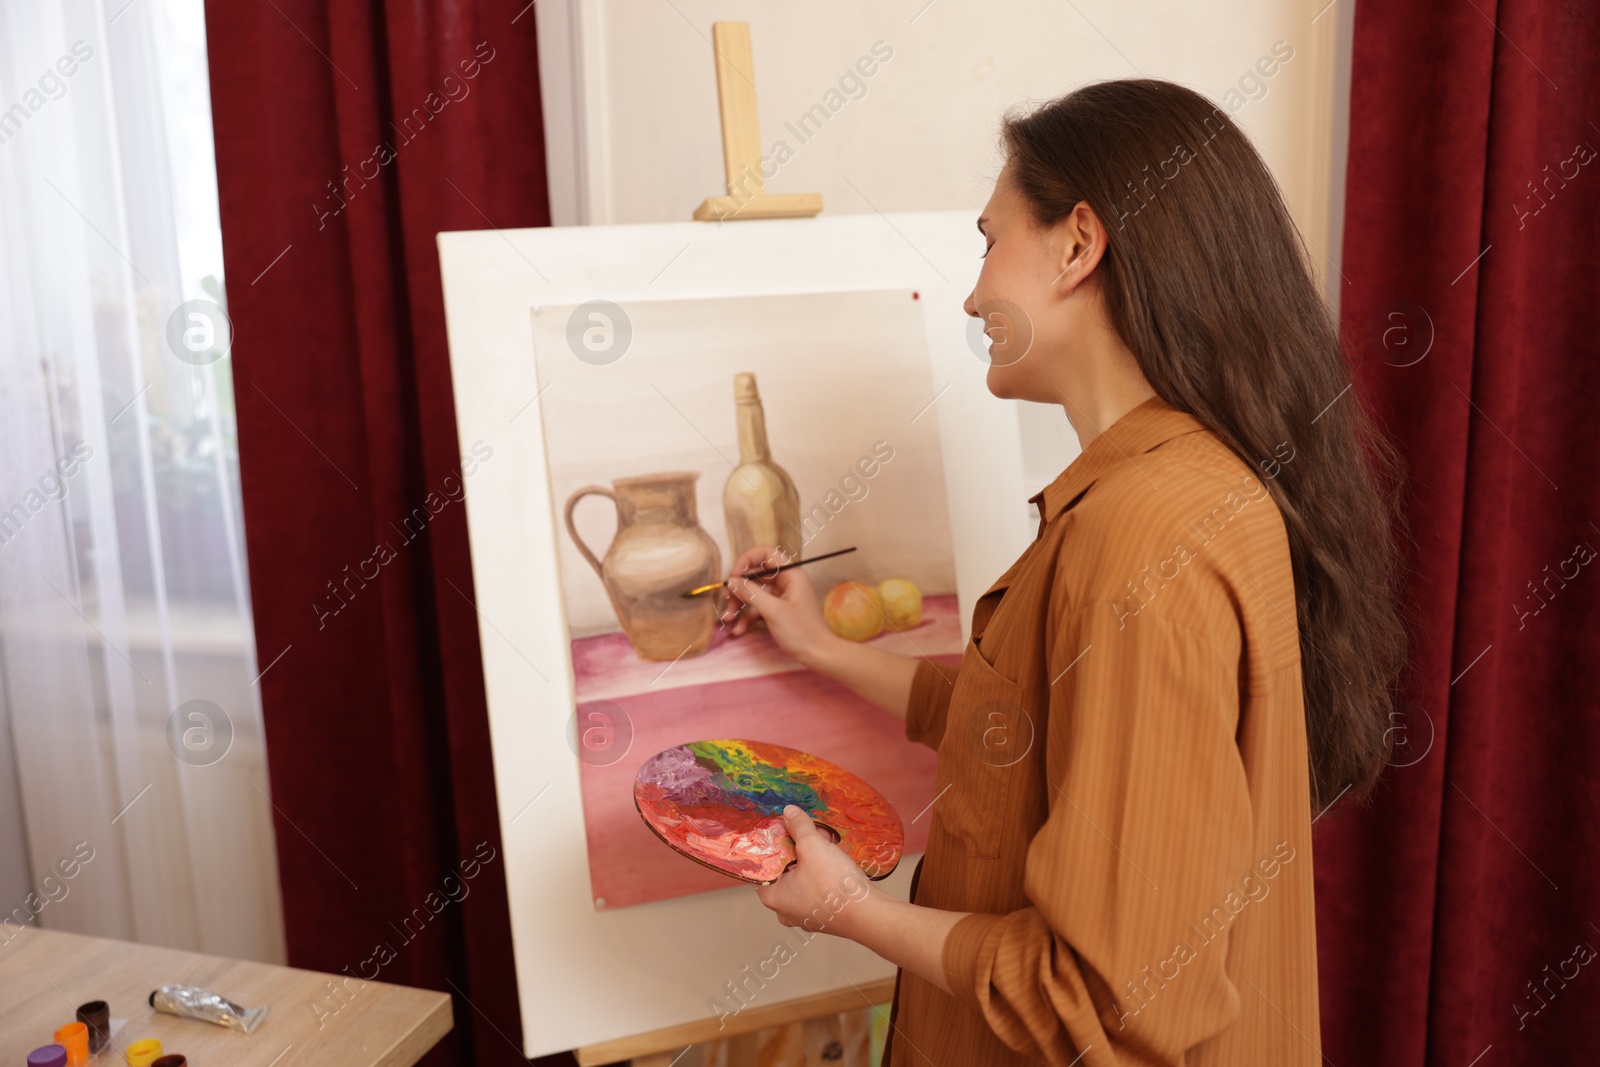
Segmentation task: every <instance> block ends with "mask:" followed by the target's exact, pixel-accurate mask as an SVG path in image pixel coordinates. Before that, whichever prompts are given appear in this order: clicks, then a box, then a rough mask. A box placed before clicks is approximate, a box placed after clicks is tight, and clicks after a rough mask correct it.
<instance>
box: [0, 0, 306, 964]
mask: <svg viewBox="0 0 1600 1067" xmlns="http://www.w3.org/2000/svg"><path fill="white" fill-rule="evenodd" d="M247 281H248V280H247ZM225 303H226V300H225V297H224V295H223V289H222V250H221V235H220V232H219V229H218V222H217V194H216V175H215V168H214V165H213V151H212V143H211V116H210V100H209V93H208V88H207V72H206V58H205V27H204V16H203V11H202V4H201V0H103V2H98V3H97V2H93V0H65V2H60V3H57V2H50V3H40V2H39V0H0V893H3V894H4V895H3V896H0V952H3V951H4V949H3V945H4V944H5V943H6V940H7V933H8V928H7V927H6V926H5V922H6V921H8V920H9V921H10V922H13V923H16V922H22V921H32V922H35V923H38V924H40V925H43V926H47V927H51V928H55V929H65V930H77V931H82V932H86V933H95V934H101V935H105V936H110V937H119V938H126V939H129V940H136V941H143V942H148V943H154V944H164V945H172V946H177V947H182V948H189V949H195V950H200V951H205V952H211V953H216V954H219V955H226V956H236V957H245V958H252V959H260V960H269V961H281V960H282V959H283V955H284V948H283V929H282V926H283V922H282V909H281V906H280V901H279V896H278V880H277V866H276V856H275V851H274V843H273V833H272V820H271V807H270V803H269V801H268V799H267V794H268V785H267V777H266V753H265V749H264V746H263V743H262V731H261V705H260V696H259V686H258V681H257V674H258V672H259V671H260V670H261V668H262V666H269V667H270V665H261V664H257V663H256V659H255V643H254V636H253V634H252V630H251V625H250V603H249V589H248V582H247V576H246V569H245V561H244V548H243V544H244V540H243V534H242V529H241V523H242V519H241V515H240V506H239V480H238V461H237V449H236V447H235V433H234V411H233V383H232V376H231V373H230V363H229V360H228V358H227V355H226V351H225V349H226V346H227V344H228V343H229V337H230V334H229V331H228V329H227V327H226V320H225V315H224V313H223V312H222V311H221V307H222V306H224V305H225ZM80 843H81V844H80ZM69 872H70V873H69Z"/></svg>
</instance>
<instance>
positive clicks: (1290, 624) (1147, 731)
mask: <svg viewBox="0 0 1600 1067" xmlns="http://www.w3.org/2000/svg"><path fill="white" fill-rule="evenodd" d="M1003 141H1004V146H1005V149H1006V153H1005V155H1006V162H1005V165H1004V167H1003V169H1002V171H1001V174H1000V177H999V179H998V180H997V182H996V184H995V188H994V192H993V195H992V196H991V198H990V199H989V202H988V205H987V206H986V207H985V209H984V212H983V214H982V216H981V217H980V218H979V219H978V228H979V229H980V230H981V231H982V233H983V235H984V238H985V243H986V245H987V248H986V251H985V253H984V254H985V257H986V258H985V260H984V263H983V267H982V271H981V273H980V275H979V278H978V282H977V285H976V287H975V288H974V289H973V291H972V294H971V295H970V296H969V297H968V298H967V301H966V310H967V313H968V314H969V315H974V316H981V317H983V319H984V321H985V327H986V329H985V332H986V333H988V334H989V336H990V339H991V341H992V342H993V343H992V347H991V349H990V354H991V360H990V368H989V371H988V378H987V384H988V388H989V390H990V392H992V393H993V394H994V395H995V396H997V397H1002V398H1019V399H1024V400H1032V401H1037V402H1042V403H1055V404H1060V405H1062V406H1063V407H1064V408H1065V410H1066V414H1067V417H1068V418H1069V419H1070V420H1071V422H1072V425H1073V427H1074V429H1075V430H1076V431H1077V433H1078V437H1079V440H1080V441H1081V443H1082V445H1083V451H1082V454H1081V455H1079V457H1078V458H1077V459H1075V460H1074V461H1073V462H1072V464H1071V465H1070V466H1069V467H1068V468H1067V469H1066V470H1065V471H1064V472H1063V473H1062V474H1061V475H1060V476H1059V477H1058V478H1057V479H1056V480H1055V481H1054V482H1052V483H1051V484H1050V485H1048V486H1046V487H1045V488H1044V489H1043V490H1042V491H1041V492H1039V493H1037V494H1035V496H1034V497H1033V498H1032V500H1033V502H1034V503H1035V504H1036V505H1037V506H1038V508H1039V513H1040V515H1039V518H1040V525H1039V532H1038V535H1037V538H1036V539H1035V540H1034V542H1033V543H1032V544H1031V545H1030V546H1029V547H1028V549H1027V551H1026V552H1024V553H1023V555H1022V557H1021V558H1020V559H1018V560H1017V562H1016V563H1015V564H1013V565H1012V567H1011V568H1010V569H1009V570H1008V571H1007V572H1006V573H1005V574H1003V575H1001V576H1000V578H999V579H998V580H997V581H996V582H995V583H994V585H993V586H992V587H991V588H990V590H989V591H988V592H987V593H986V594H985V595H984V596H983V597H981V598H980V599H979V601H978V602H977V604H976V606H975V607H974V610H973V617H972V639H971V641H970V642H969V643H968V645H967V647H966V651H965V653H964V655H963V658H962V661H961V664H960V666H959V668H950V667H948V666H942V665H938V664H935V663H934V662H932V661H929V660H919V659H911V658H907V657H901V656H896V655H893V654H890V653H886V652H883V651H881V650H876V649H871V648H866V647H863V646H861V645H857V644H852V643H850V642H848V641H844V640H842V639H840V638H838V637H836V636H834V635H833V634H832V633H831V632H830V631H829V630H828V628H827V626H826V625H825V623H824V622H823V620H822V617H821V613H820V611H819V608H818V603H817V596H816V592H815V590H814V589H813V587H812V585H811V584H810V581H809V579H808V578H807V577H806V574H805V572H804V570H802V569H800V568H795V569H792V570H788V571H784V572H783V573H781V574H779V575H776V576H774V577H773V578H772V579H771V580H770V582H769V583H767V584H760V583H756V582H752V581H749V580H743V579H735V580H734V581H733V584H732V585H731V586H730V593H731V596H730V608H729V610H728V612H727V613H725V615H724V618H725V619H736V621H734V622H733V624H732V630H733V632H735V633H743V632H744V630H745V629H747V628H748V626H749V624H750V621H751V619H752V618H753V617H755V616H756V615H759V616H761V617H764V618H765V619H766V620H767V624H768V628H769V630H770V632H771V634H772V636H773V637H774V638H775V639H776V640H777V641H778V643H779V644H780V645H781V646H782V647H783V648H784V649H785V650H786V651H787V652H789V653H790V654H791V655H793V656H794V657H795V658H796V659H798V660H799V661H800V662H801V663H803V664H804V665H805V666H807V667H809V668H811V669H813V670H817V671H821V672H822V673H824V674H827V675H829V676H831V677H833V678H835V679H837V680H839V681H840V682H842V683H844V684H845V685H848V686H849V687H850V688H852V689H854V690H855V691H856V692H858V693H860V694H862V695H863V696H864V697H866V698H868V699H869V700H871V701H873V702H874V703H876V704H878V705H880V706H882V707H884V708H886V709H888V710H889V711H891V712H894V713H896V714H899V715H904V717H905V719H906V733H907V736H908V737H910V738H912V739H913V740H918V741H922V742H925V743H926V744H928V745H930V746H932V747H934V748H935V749H936V750H937V751H938V755H939V760H938V762H939V770H938V778H937V782H936V784H935V789H936V796H937V799H936V800H935V802H934V804H933V807H932V809H931V816H932V823H931V826H930V828H929V837H928V846H927V850H926V854H925V856H924V858H923V860H922V862H921V864H920V865H919V867H918V870H917V872H916V874H915V876H914V878H913V883H912V892H911V898H912V900H911V903H905V902H902V901H899V900H896V899H895V898H893V897H891V896H889V895H888V894H886V893H884V892H883V891H881V890H877V889H874V890H872V891H871V892H869V893H866V894H865V895H864V896H862V895H861V894H860V893H859V891H856V885H857V880H861V878H862V876H861V872H859V871H858V870H857V869H856V868H855V866H854V864H852V863H851V861H850V860H849V859H848V857H846V855H845V854H844V853H843V852H842V851H841V850H840V849H839V848H838V847H837V846H836V845H834V844H833V843H832V842H831V841H830V840H829V839H828V838H827V837H825V836H821V835H819V834H818V832H817V830H816V828H815V826H814V825H813V824H812V823H811V821H810V820H809V819H808V818H806V816H805V814H804V813H803V812H801V811H800V810H799V809H798V808H793V807H791V808H790V809H788V811H787V812H786V821H787V823H788V827H789V830H790V833H791V834H792V835H793V837H794V838H795V840H796V842H797V845H798V857H799V861H798V864H797V865H796V866H795V867H794V868H793V869H791V870H790V872H789V873H787V874H785V875H784V876H783V877H782V878H781V879H780V880H779V881H778V882H776V883H775V884H773V885H771V886H767V887H763V888H761V889H759V890H757V892H758V893H759V894H760V896H761V900H762V902H763V903H764V904H766V906H767V907H769V908H771V909H772V910H773V911H775V912H776V913H777V914H778V916H779V918H780V920H781V921H782V922H783V923H784V924H785V925H794V924H796V923H799V922H801V921H803V920H804V919H805V918H806V917H807V916H808V915H811V914H812V913H813V912H814V911H815V909H816V908H817V907H818V906H819V904H820V903H821V902H822V901H823V900H824V899H825V898H826V897H827V896H828V895H829V894H830V893H836V892H837V891H838V890H839V889H840V887H841V886H843V887H845V888H846V889H847V890H851V891H852V892H849V893H848V894H839V896H843V895H848V896H849V898H850V902H849V903H848V904H846V905H845V906H844V907H843V909H842V910H840V911H839V913H838V914H837V916H836V917H835V918H833V919H832V920H831V921H830V922H829V923H828V924H827V926H826V931H827V932H828V933H832V934H836V935H839V936H842V937H847V938H850V939H852V940H855V941H857V942H859V943H861V944H862V945H865V946H867V947H868V948H870V949H872V950H873V951H875V952H877V953H878V954H879V955H881V956H883V957H884V958H885V959H887V960H889V961H891V962H893V963H895V964H896V965H898V966H899V968H900V976H899V981H898V983H897V986H896V993H895V1010H894V1014H893V1017H892V1021H893V1024H894V1026H893V1032H892V1034H891V1038H890V1053H889V1057H888V1060H887V1061H886V1062H892V1063H893V1064H894V1065H895V1067H903V1065H912V1064H921V1063H928V1064H938V1065H940V1067H949V1065H964V1064H984V1065H994V1064H1010V1063H1029V1062H1038V1061H1044V1062H1047V1063H1051V1064H1061V1065H1067V1064H1074V1063H1081V1064H1084V1065H1086V1067H1089V1065H1097V1064H1098V1065H1111V1064H1129V1063H1137V1064H1188V1065H1191V1067H1193V1065H1197V1064H1270V1065H1273V1067H1285V1065H1291V1064H1306V1065H1308V1067H1309V1065H1311V1064H1316V1063H1319V1062H1320V1054H1319V1051H1318V1048H1319V1028H1318V1017H1317V974H1316V938H1315V928H1314V921H1315V917H1314V912H1313V901H1312V867H1311V824H1312V822H1313V821H1314V818H1315V816H1316V813H1318V812H1320V811H1323V810H1325V809H1326V807H1328V806H1330V805H1331V804H1332V803H1333V802H1335V801H1336V800H1338V799H1339V798H1341V797H1359V796H1361V795H1363V794H1364V793H1366V792H1367V791H1368V790H1369V788H1370V787H1371V786H1372V784H1373V782H1374V780H1375V779H1376V777H1377V776H1378V773H1379V771H1380V770H1381V769H1382V767H1383V766H1384V762H1385V758H1386V755H1387V726H1388V721H1389V718H1388V713H1389V708H1390V704H1391V692H1390V686H1391V684H1392V682H1393V680H1394V678H1395V676H1396V674H1397V672H1398V670H1399V666H1400V664H1401V662H1402V659H1403V656H1404V646H1405V642H1404V636H1403V628H1402V625H1401V622H1400V619H1399V616H1398V613H1397V609H1396V596H1397V593H1396V590H1397V577H1398V562H1397V560H1398V552H1397V549H1396V546H1395V544H1394V540H1393V533H1392V526H1391V524H1392V520H1393V515H1394V500H1395V496H1394V490H1395V486H1394V483H1395V482H1396V481H1397V479H1395V478H1393V477H1392V475H1393V470H1394V466H1395V463H1394V459H1393V453H1392V451H1390V450H1388V449H1386V448H1385V446H1383V444H1382V443H1381V442H1380V441H1379V440H1377V439H1376V436H1375V435H1374V434H1373V433H1372V432H1371V430H1370V427H1369V425H1368V423H1367V422H1366V421H1365V419H1364V417H1363V415H1362V412H1361V409H1360V408H1359V407H1358V406H1357V404H1356V401H1355V398H1354V397H1353V396H1351V395H1349V387H1350V377H1349V373H1348V371H1347V369H1346V367H1345V364H1344V362H1343V359H1342V356H1341V352H1340V347H1339V340H1338V334H1337V330H1336V327H1335V324H1334V322H1333V321H1332V318H1331V316H1330V315H1329V313H1328V311H1327V309H1326V307H1325V306H1324V304H1323V303H1322V301H1321V299H1320V297H1319V295H1318V292H1317V289H1316V286H1315V284H1314V282H1313V280H1312V276H1311V273H1310V271H1309V270H1308V266H1307V261H1306V257H1305V252H1304V250H1303V248H1302V245H1301V244H1300V242H1299V240H1298V238H1297V235H1296V231H1295V230H1294V227H1293V225H1292V224H1291V222H1290V220H1289V216H1288V213H1287V212H1286V210H1285V208H1284V205H1283V202H1282V199H1281V197H1280V195H1279V192H1278V190H1277V188H1276V186H1275V185H1274V183H1273V180H1272V178H1271V176H1270V175H1269V174H1268V172H1267V169H1266V167H1265V166H1264V165H1263V164H1262V162H1261V159H1260V157H1259V156H1258V155H1257V154H1256V153H1255V151H1254V149H1253V148H1252V147H1251V145H1250V144H1249V142H1248V141H1247V139H1246V138H1245V136H1244V135H1243V134H1242V133H1241V132H1240V131H1239V129H1238V128H1237V127H1236V126H1234V125H1233V124H1232V123H1231V122H1229V121H1228V119H1227V117H1226V116H1225V115H1224V114H1223V113H1222V112H1220V111H1219V110H1218V109H1217V108H1216V107H1214V106H1213V105H1212V104H1211V103H1210V102H1209V101H1207V100H1206V99H1205V98H1203V97H1201V96H1199V95H1198V94H1196V93H1193V92H1191V91H1189V90H1186V89H1183V88H1180V87H1178V86H1176V85H1172V84H1170V83H1166V82H1160V81H1150V80H1139V81H1120V82H1107V83H1102V84H1097V85H1091V86H1088V87H1086V88H1083V89H1080V90H1078V91H1077V92H1074V93H1072V94H1070V95H1068V96H1066V97H1063V98H1061V99H1059V100H1056V101H1054V102H1052V103H1050V104H1048V105H1046V106H1044V107H1042V108H1040V109H1039V110H1037V111H1035V112H1033V113H1032V114H1030V115H1027V116H1025V117H1010V118H1008V119H1007V120H1006V122H1005V124H1004V138H1003ZM1386 490H1387V491H1386ZM769 560H776V556H775V554H774V553H773V552H772V551H770V550H768V549H764V548H758V549H755V550H753V551H751V552H749V553H746V554H745V555H744V556H742V557H741V558H740V559H739V560H737V561H736V562H735V564H734V566H733V568H732V572H733V573H734V574H737V573H740V572H743V571H745V570H746V569H753V568H754V567H756V566H758V565H760V564H762V563H763V562H767V561H769ZM839 896H835V898H834V899H835V900H837V899H839ZM858 898H859V899H858ZM829 910H831V909H829ZM817 914H819V915H825V914H827V911H823V912H818V913H817Z"/></svg>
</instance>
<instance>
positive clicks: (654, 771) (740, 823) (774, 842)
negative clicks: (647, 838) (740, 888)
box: [633, 739, 905, 885]
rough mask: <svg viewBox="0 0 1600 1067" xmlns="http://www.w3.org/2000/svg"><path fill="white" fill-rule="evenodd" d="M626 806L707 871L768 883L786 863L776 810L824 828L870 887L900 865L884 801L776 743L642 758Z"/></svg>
mask: <svg viewBox="0 0 1600 1067" xmlns="http://www.w3.org/2000/svg"><path fill="white" fill-rule="evenodd" d="M633 802H634V805H635V806H636V807H637V808H638V809H639V814H640V816H641V817H643V819H644V821H645V825H646V826H648V827H650V829H651V830H653V831H654V832H655V834H656V836H657V837H659V838H661V840H663V841H665V842H666V843H667V844H668V845H670V846H671V847H672V848H673V849H675V850H677V851H678V852H681V853H683V854H684V855H685V856H688V857H689V858H690V859H692V860H695V861H696V862H699V863H702V864H704V865H705V866H707V867H710V868H711V869H712V870H714V871H720V872H722V873H723V874H726V875H730V876H731V877H734V878H738V879H741V880H743V881H746V882H754V883H755V884H757V885H770V884H771V883H773V882H775V881H777V880H778V876H779V875H781V874H783V872H784V870H785V869H786V868H787V867H788V866H789V864H791V863H792V862H793V861H794V842H793V841H792V840H791V839H790V837H789V832H788V831H787V830H786V829H784V825H783V809H784V806H785V805H788V804H794V805H796V806H798V807H801V808H803V809H805V810H806V812H808V813H809V814H810V815H811V817H812V818H813V819H814V820H816V821H817V823H818V824H819V825H820V826H823V827H826V828H827V829H829V830H831V831H833V833H834V834H835V835H837V836H838V839H839V847H840V848H842V849H843V850H844V851H845V853H846V854H847V855H849V857H850V858H851V859H852V860H854V861H855V862H856V864H857V865H858V866H860V867H861V869H862V870H863V871H864V872H865V873H866V875H867V876H868V877H869V878H872V879H874V880H876V879H879V878H886V877H888V876H889V874H891V873H892V872H893V871H894V869H895V867H896V865H898V864H899V862H900V854H901V851H902V850H903V848H904V845H905V831H904V827H902V826H901V823H900V815H899V813H898V812H896V811H895V810H894V808H893V807H892V806H891V805H890V804H889V801H888V800H887V799H885V798H884V796H883V794H881V793H879V792H878V791H877V790H876V789H874V788H872V787H871V786H870V785H868V784H867V783H866V782H864V781H862V780H861V779H860V778H858V777H856V776H855V775H854V774H851V773H850V772H849V771H847V770H845V769H844V768H843V767H839V766H837V765H835V764H832V763H829V762H828V761H827V760H825V759H820V758H818V757H816V756H812V755H809V754H807V753H805V752H801V751H799V750H797V749H793V748H786V747H784V746H783V745H773V744H767V743H766V742H762V741H740V740H730V739H723V740H714V741H695V742H692V743H690V744H687V745H675V746H673V747H672V748H669V749H666V750H664V751H662V752H659V753H657V754H656V755H654V756H652V757H650V759H648V760H646V761H645V764H644V766H642V767H640V768H639V773H638V775H637V776H636V777H635V778H634V782H633Z"/></svg>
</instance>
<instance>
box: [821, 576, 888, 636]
mask: <svg viewBox="0 0 1600 1067" xmlns="http://www.w3.org/2000/svg"><path fill="white" fill-rule="evenodd" d="M822 618H823V619H824V620H825V621H826V622H827V624H828V629H830V630H832V631H833V632H834V633H836V634H838V635H839V636H840V637H842V638H844V639H845V640H846V641H870V640H871V639H872V638H874V637H876V636H878V634H879V633H881V632H882V631H883V603H882V601H881V600H880V599H879V597H878V591H877V590H876V589H874V588H873V587H872V586H870V585H868V584H866V583H865V582H840V583H839V584H838V585H836V586H834V587H833V588H832V589H830V590H828V595H827V596H825V597H823V598H822Z"/></svg>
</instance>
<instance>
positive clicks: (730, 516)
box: [722, 372, 801, 561]
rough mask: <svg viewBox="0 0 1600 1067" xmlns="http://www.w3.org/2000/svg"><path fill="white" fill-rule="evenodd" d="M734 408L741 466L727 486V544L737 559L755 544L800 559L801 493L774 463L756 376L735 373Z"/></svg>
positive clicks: (724, 508)
mask: <svg viewBox="0 0 1600 1067" xmlns="http://www.w3.org/2000/svg"><path fill="white" fill-rule="evenodd" d="M733 401H734V412H735V416H736V419H737V422H738V429H739V466H738V467H736V468H734V471H733V473H732V474H730V475H728V482H727V484H726V485H724V486H723V487H722V514H723V521H724V522H725V523H726V525H727V529H728V545H729V548H731V549H732V552H733V558H734V559H738V558H739V556H740V555H742V554H743V553H744V552H745V551H746V550H748V549H750V548H753V547H755V546H756V545H776V546H777V547H778V548H780V549H782V550H783V551H784V552H785V553H786V558H787V560H789V561H793V560H797V559H799V558H800V549H801V536H800V493H799V492H798V491H797V490H796V489H795V487H794V479H793V478H790V477H789V472H788V471H786V470H784V469H783V468H782V467H780V466H778V465H777V464H776V463H774V462H772V450H771V449H770V448H769V447H768V445H767V417H766V412H765V411H763V410H762V407H761V394H760V393H759V392H758V391H757V390H756V376H755V375H754V374H750V373H748V372H747V373H742V374H735V375H734V376H733Z"/></svg>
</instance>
